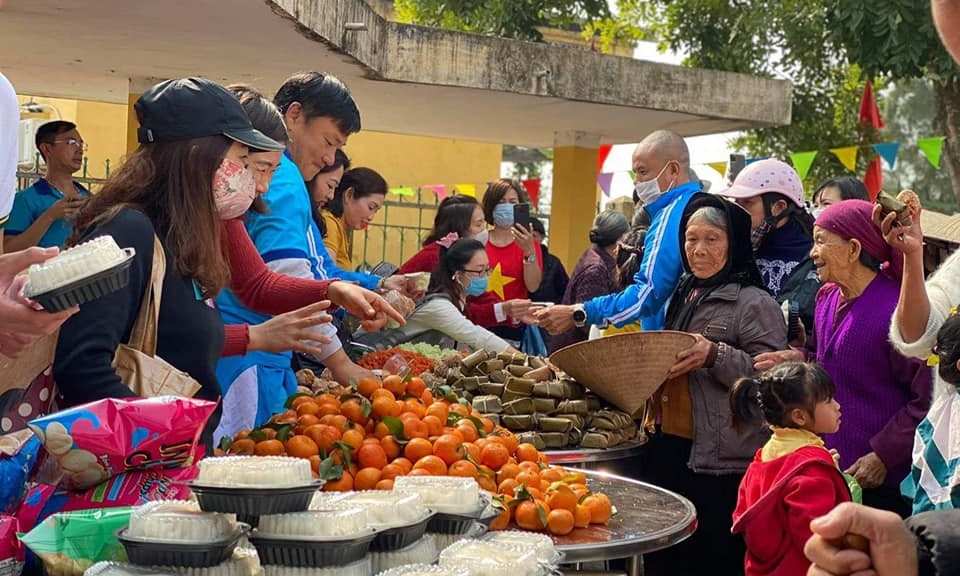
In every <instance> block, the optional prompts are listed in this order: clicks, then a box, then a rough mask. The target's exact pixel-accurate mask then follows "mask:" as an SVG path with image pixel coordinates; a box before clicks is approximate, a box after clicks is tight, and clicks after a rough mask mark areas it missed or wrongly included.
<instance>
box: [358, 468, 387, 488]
mask: <svg viewBox="0 0 960 576" xmlns="http://www.w3.org/2000/svg"><path fill="white" fill-rule="evenodd" d="M382 475H383V473H382V472H381V471H380V470H379V469H377V468H370V467H365V468H361V469H360V470H359V471H358V472H357V476H356V477H355V478H354V479H353V489H354V490H375V489H376V488H377V482H379V481H380V480H381V478H382Z"/></svg>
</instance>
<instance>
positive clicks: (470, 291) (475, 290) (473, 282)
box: [464, 276, 487, 296]
mask: <svg viewBox="0 0 960 576" xmlns="http://www.w3.org/2000/svg"><path fill="white" fill-rule="evenodd" d="M486 291H487V277H486V276H484V277H483V278H471V279H470V284H468V285H467V287H466V288H465V289H464V292H466V294H467V296H480V295H481V294H483V293H484V292H486Z"/></svg>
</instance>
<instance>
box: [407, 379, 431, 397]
mask: <svg viewBox="0 0 960 576" xmlns="http://www.w3.org/2000/svg"><path fill="white" fill-rule="evenodd" d="M426 389H427V385H426V384H425V383H424V382H423V380H421V379H420V377H419V376H414V377H413V378H411V379H410V380H408V381H407V385H406V392H407V394H409V395H411V396H416V397H417V398H420V397H421V396H423V393H424V392H425V391H426Z"/></svg>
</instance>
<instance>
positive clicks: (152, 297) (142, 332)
mask: <svg viewBox="0 0 960 576" xmlns="http://www.w3.org/2000/svg"><path fill="white" fill-rule="evenodd" d="M166 273H167V255H166V253H165V252H164V251H163V244H161V243H160V238H158V237H157V236H156V235H154V236H153V267H152V269H151V272H150V282H148V283H147V289H146V290H145V291H144V294H143V300H142V301H141V302H140V311H139V312H138V313H137V320H136V322H134V324H133V330H131V332H130V341H129V342H128V343H127V346H129V347H130V348H133V349H135V350H139V351H140V352H143V353H144V354H146V355H147V356H155V355H156V353H157V325H158V324H159V318H160V301H161V299H162V298H163V278H164V276H166Z"/></svg>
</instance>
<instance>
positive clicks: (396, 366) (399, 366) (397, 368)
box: [383, 354, 409, 374]
mask: <svg viewBox="0 0 960 576" xmlns="http://www.w3.org/2000/svg"><path fill="white" fill-rule="evenodd" d="M408 368H409V365H408V364H407V359H406V358H404V357H403V356H401V355H400V354H394V355H393V356H391V357H390V358H388V359H387V361H386V362H384V363H383V369H384V371H386V372H388V373H390V374H401V373H403V372H406V371H407V369H408Z"/></svg>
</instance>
